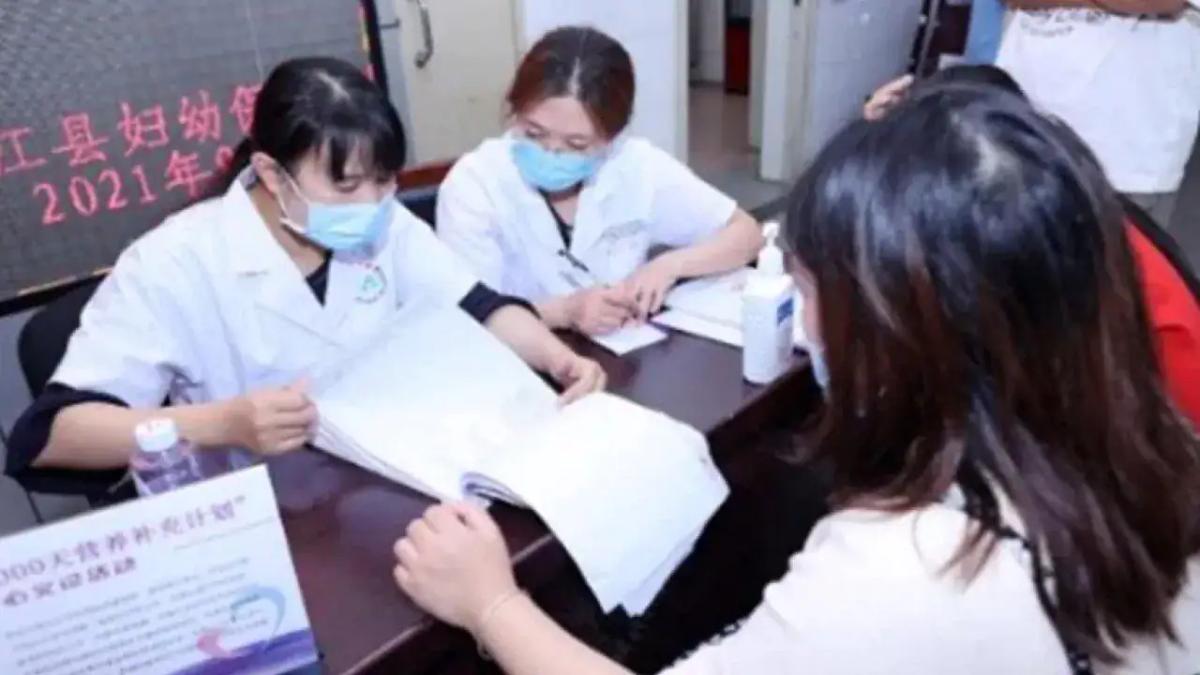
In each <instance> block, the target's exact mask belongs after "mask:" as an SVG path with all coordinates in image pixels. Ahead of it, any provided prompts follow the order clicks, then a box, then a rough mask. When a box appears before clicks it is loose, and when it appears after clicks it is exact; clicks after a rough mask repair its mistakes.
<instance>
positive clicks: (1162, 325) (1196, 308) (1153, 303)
mask: <svg viewBox="0 0 1200 675" xmlns="http://www.w3.org/2000/svg"><path fill="white" fill-rule="evenodd" d="M1125 235H1126V236H1127V237H1128V238H1129V244H1130V247H1131V248H1132V249H1133V255H1134V259H1135V260H1136V262H1137V266H1138V268H1139V272H1140V274H1141V283H1142V293H1143V299H1144V302H1145V304H1146V310H1147V312H1148V313H1149V314H1150V324H1151V326H1152V327H1153V329H1154V341H1155V346H1156V347H1157V349H1158V358H1159V368H1160V369H1161V370H1162V373H1163V379H1165V380H1166V385H1167V391H1168V392H1169V393H1170V394H1171V397H1172V398H1173V399H1174V400H1175V405H1177V406H1178V407H1179V409H1180V410H1181V411H1182V412H1183V413H1184V414H1185V415H1186V416H1187V417H1188V418H1189V419H1191V420H1192V424H1193V425H1195V426H1196V427H1197V428H1198V429H1200V302H1198V301H1197V299H1196V297H1195V296H1194V295H1193V294H1192V292H1191V290H1190V289H1189V288H1188V286H1187V284H1185V283H1184V281H1183V278H1182V277H1181V276H1180V275H1179V272H1178V271H1176V269H1175V267H1174V266H1173V265H1172V264H1171V263H1170V261H1169V260H1168V259H1167V257H1166V256H1165V255H1163V253H1162V251H1160V250H1159V249H1158V247H1157V246H1155V245H1154V243H1153V242H1151V241H1150V240H1149V239H1148V238H1146V236H1145V235H1143V234H1142V233H1141V232H1140V231H1139V230H1138V229H1137V227H1136V226H1134V225H1132V224H1127V225H1126V226H1125Z"/></svg>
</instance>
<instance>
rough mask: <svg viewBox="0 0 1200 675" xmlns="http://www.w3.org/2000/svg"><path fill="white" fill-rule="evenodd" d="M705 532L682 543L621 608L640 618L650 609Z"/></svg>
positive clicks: (629, 596) (698, 532)
mask: <svg viewBox="0 0 1200 675" xmlns="http://www.w3.org/2000/svg"><path fill="white" fill-rule="evenodd" d="M703 532H704V530H703V529H700V530H697V531H695V532H693V533H692V535H691V536H690V537H687V538H686V539H684V540H683V541H682V542H680V543H679V545H678V546H676V547H675V549H674V550H672V551H671V553H670V554H669V555H668V556H667V559H666V560H664V561H662V563H660V564H659V566H658V567H657V568H656V569H655V570H654V572H652V573H651V574H650V576H649V577H647V578H646V581H644V582H643V583H642V585H641V586H640V587H638V588H636V589H634V590H633V592H632V593H629V594H628V595H626V596H625V598H624V599H623V600H621V607H623V608H625V612H626V613H628V614H629V615H630V616H638V615H641V614H644V613H645V612H646V610H647V609H649V608H650V604H651V603H653V602H654V599H655V598H656V597H658V592H659V591H661V590H662V589H663V586H666V584H667V581H668V580H669V579H670V578H671V575H672V574H674V573H675V570H676V569H678V568H679V565H680V564H681V563H683V561H684V559H686V558H687V557H688V556H689V555H691V554H692V549H693V548H695V547H696V541H697V540H699V539H700V535H701V533H703Z"/></svg>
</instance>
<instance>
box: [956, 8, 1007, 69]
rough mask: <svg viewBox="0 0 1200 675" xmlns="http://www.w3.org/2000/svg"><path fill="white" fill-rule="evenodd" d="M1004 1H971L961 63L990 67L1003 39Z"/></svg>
mask: <svg viewBox="0 0 1200 675" xmlns="http://www.w3.org/2000/svg"><path fill="white" fill-rule="evenodd" d="M1006 11H1007V8H1006V7H1005V6H1004V0H973V1H972V2H971V23H970V25H969V26H968V28H967V46H966V49H964V50H963V62H964V63H966V64H968V65H972V66H981V65H991V64H993V63H995V62H996V55H997V54H998V53H999V52H1000V39H1001V38H1002V37H1004V15H1005V12H1006Z"/></svg>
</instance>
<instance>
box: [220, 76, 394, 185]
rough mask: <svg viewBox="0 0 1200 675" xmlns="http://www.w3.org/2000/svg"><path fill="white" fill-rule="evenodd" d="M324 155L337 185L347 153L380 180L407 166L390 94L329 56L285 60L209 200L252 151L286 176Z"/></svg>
mask: <svg viewBox="0 0 1200 675" xmlns="http://www.w3.org/2000/svg"><path fill="white" fill-rule="evenodd" d="M321 150H324V151H325V153H326V157H327V158H328V166H327V167H326V170H327V171H328V174H329V176H330V177H331V178H332V179H334V180H335V181H341V180H342V179H343V178H344V171H345V165H346V160H347V159H348V158H349V156H350V155H351V153H361V157H362V160H363V162H364V169H366V170H367V171H369V172H370V171H373V172H374V173H375V175H376V177H378V178H379V179H380V180H383V179H386V178H388V177H391V176H394V175H395V174H396V172H398V171H399V170H400V168H401V167H402V166H403V165H404V157H405V154H406V151H407V148H406V143H405V137H404V128H403V127H402V126H401V124H400V116H399V115H398V114H397V113H396V109H395V108H394V107H393V106H392V104H391V102H390V101H388V98H387V95H386V94H385V93H384V91H383V90H382V89H380V88H379V86H378V85H376V84H375V83H374V82H372V81H371V80H370V79H368V78H367V76H366V75H364V74H363V73H362V72H360V71H359V70H358V69H357V68H355V67H354V66H353V65H351V64H349V63H347V62H345V61H342V60H339V59H334V58H327V57H309V58H299V59H293V60H290V61H285V62H283V63H281V64H279V65H278V66H277V67H276V68H275V69H274V70H273V71H271V74H270V76H268V77H267V81H266V82H264V83H263V86H262V89H261V90H260V91H259V93H258V97H257V99H256V100H255V103H254V121H253V123H252V125H251V129H250V135H249V136H248V137H247V138H245V139H243V140H242V142H241V143H239V144H238V146H237V149H236V150H235V151H234V155H233V159H232V161H231V162H230V165H229V167H228V168H227V169H226V170H225V171H224V172H222V173H221V174H220V175H219V176H218V177H217V179H216V180H214V181H213V184H212V185H211V187H210V189H209V192H208V194H207V195H206V196H215V195H219V194H221V193H224V192H225V191H226V190H228V189H229V186H230V185H232V184H233V181H234V180H235V179H236V178H237V175H238V174H239V173H241V171H242V170H243V169H245V168H246V166H247V165H249V163H250V156H251V154H253V153H254V152H262V153H265V154H267V155H269V156H270V157H271V158H273V159H274V160H275V161H277V162H279V163H280V164H282V165H283V166H284V168H286V169H288V170H289V171H291V170H293V169H294V166H295V163H296V162H297V161H299V160H300V159H301V158H303V157H304V156H305V155H307V154H308V153H310V152H313V151H321Z"/></svg>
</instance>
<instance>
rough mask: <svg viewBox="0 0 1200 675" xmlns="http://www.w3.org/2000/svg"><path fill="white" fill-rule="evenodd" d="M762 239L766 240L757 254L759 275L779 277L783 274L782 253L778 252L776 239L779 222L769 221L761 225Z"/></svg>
mask: <svg viewBox="0 0 1200 675" xmlns="http://www.w3.org/2000/svg"><path fill="white" fill-rule="evenodd" d="M763 237H764V238H765V239H766V240H767V241H766V243H765V244H763V247H762V250H761V251H759V252H758V272H759V274H766V275H774V276H779V275H781V274H783V273H784V269H783V251H781V250H779V245H778V244H777V243H776V239H778V237H779V222H778V221H775V220H769V221H767V222H765V223H763Z"/></svg>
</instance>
